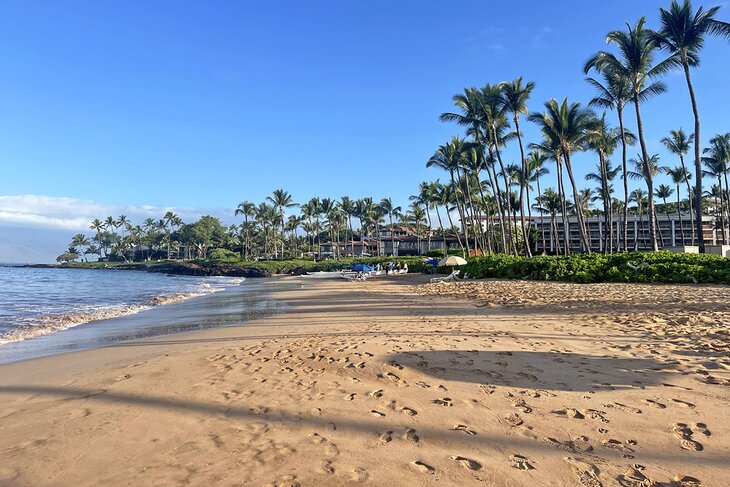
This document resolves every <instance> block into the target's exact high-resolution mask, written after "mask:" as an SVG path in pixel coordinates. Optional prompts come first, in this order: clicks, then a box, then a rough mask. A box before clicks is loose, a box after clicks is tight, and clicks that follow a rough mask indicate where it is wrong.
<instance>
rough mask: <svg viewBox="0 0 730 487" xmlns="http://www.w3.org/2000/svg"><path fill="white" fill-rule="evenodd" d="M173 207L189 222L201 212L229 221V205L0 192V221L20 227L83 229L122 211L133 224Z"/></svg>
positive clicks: (172, 209) (173, 209) (161, 214)
mask: <svg viewBox="0 0 730 487" xmlns="http://www.w3.org/2000/svg"><path fill="white" fill-rule="evenodd" d="M167 211H174V212H175V213H177V214H178V215H180V217H181V218H182V219H183V221H186V222H189V221H193V220H196V219H197V218H199V217H200V216H201V215H205V214H209V215H213V216H217V217H219V218H221V219H222V220H224V221H229V222H230V221H233V210H232V209H230V210H229V209H220V208H209V209H200V208H198V209H196V208H173V207H156V206H150V205H127V206H114V205H104V204H101V203H97V202H95V201H90V200H82V199H77V198H66V197H56V196H45V195H33V194H24V195H10V196H0V225H6V226H13V227H20V228H45V229H59V230H72V231H80V232H83V231H87V230H88V229H89V223H90V222H91V221H92V220H93V219H94V218H99V219H104V218H106V217H107V216H109V215H112V216H114V217H115V218H116V217H118V216H119V215H122V214H123V215H126V216H127V217H128V218H129V219H130V221H132V222H133V223H135V224H139V223H142V221H143V220H144V219H146V218H155V219H158V218H161V217H162V216H163V215H164V214H165V212H167Z"/></svg>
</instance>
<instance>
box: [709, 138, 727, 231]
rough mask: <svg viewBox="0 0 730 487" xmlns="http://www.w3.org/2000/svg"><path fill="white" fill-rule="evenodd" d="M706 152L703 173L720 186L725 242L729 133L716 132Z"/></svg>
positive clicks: (721, 216)
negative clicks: (712, 178)
mask: <svg viewBox="0 0 730 487" xmlns="http://www.w3.org/2000/svg"><path fill="white" fill-rule="evenodd" d="M703 152H704V154H706V156H705V157H703V158H702V162H703V163H704V164H705V166H707V168H708V170H707V171H704V174H705V175H707V176H710V177H716V178H717V184H718V186H719V188H720V191H719V195H720V221H721V224H722V241H723V242H727V240H728V236H727V234H726V232H725V222H726V220H725V216H724V215H725V214H726V213H725V208H728V213H729V214H730V202H728V201H727V200H728V191H730V187H729V186H728V178H727V173H728V169H729V168H730V133H726V134H718V135H716V136H714V137H713V138H711V139H710V147H708V148H706V149H705V150H704V151H703ZM723 180H724V181H725V189H723V184H722V183H723Z"/></svg>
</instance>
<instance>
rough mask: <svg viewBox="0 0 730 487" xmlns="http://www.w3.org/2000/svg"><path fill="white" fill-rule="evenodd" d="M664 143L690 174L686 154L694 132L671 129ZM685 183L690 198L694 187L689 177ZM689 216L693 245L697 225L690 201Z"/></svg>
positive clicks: (685, 171)
mask: <svg viewBox="0 0 730 487" xmlns="http://www.w3.org/2000/svg"><path fill="white" fill-rule="evenodd" d="M662 144H664V147H666V148H667V150H669V152H671V153H672V154H675V155H677V156H679V163H680V165H681V166H682V169H683V170H684V173H685V174H688V172H687V167H686V166H685V164H684V156H685V155H687V153H688V152H689V149H690V147H691V146H692V134H689V135H686V134H685V133H684V130H682V129H681V128H680V129H679V130H670V131H669V137H664V138H662ZM700 179H701V178H700ZM685 183H686V184H687V198H690V195H691V194H692V188H691V187H690V182H689V178H687V179H686V180H685ZM677 196H679V194H677ZM680 215H681V214H680ZM689 218H690V223H691V225H692V227H691V228H692V232H691V233H692V245H694V244H695V230H696V227H695V212H694V205H693V204H692V203H690V210H689ZM680 224H681V217H680ZM682 245H684V235H682Z"/></svg>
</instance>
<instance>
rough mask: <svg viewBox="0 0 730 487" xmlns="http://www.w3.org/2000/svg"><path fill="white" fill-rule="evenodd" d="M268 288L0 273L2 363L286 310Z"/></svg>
mask: <svg viewBox="0 0 730 487" xmlns="http://www.w3.org/2000/svg"><path fill="white" fill-rule="evenodd" d="M267 284H272V283H264V282H259V283H249V282H247V281H245V280H244V279H243V278H231V277H191V276H170V275H165V274H158V273H148V272H139V271H119V270H109V269H106V270H93V269H57V268H56V269H43V268H27V267H0V363H7V362H12V361H17V360H22V359H26V358H33V357H38V356H43V355H50V354H54V353H60V352H66V351H72V350H80V349H85V348H96V347H100V346H106V345H109V344H114V343H119V342H122V341H127V340H134V339H139V338H146V337H150V336H156V335H164V334H170V333H176V332H182V331H189V330H196V329H204V328H210V327H216V326H230V325H235V324H240V323H241V322H243V321H246V320H249V319H252V318H255V317H258V316H261V315H264V314H269V313H273V312H277V311H279V310H280V308H281V306H280V304H279V303H276V302H275V301H274V300H272V299H271V298H270V297H268V294H267V293H268V291H269V290H270V289H269V288H271V287H272V286H271V285H268V286H267Z"/></svg>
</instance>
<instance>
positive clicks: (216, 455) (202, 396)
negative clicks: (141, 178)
mask: <svg viewBox="0 0 730 487" xmlns="http://www.w3.org/2000/svg"><path fill="white" fill-rule="evenodd" d="M287 279H289V278H287ZM291 280H292V281H294V278H292V279H291ZM421 281H423V279H422V278H421V277H420V276H415V277H411V276H408V277H399V278H394V279H393V280H391V281H388V280H386V281H380V282H365V283H362V282H352V283H349V282H344V281H343V282H341V281H315V280H304V279H300V280H298V281H296V282H300V283H301V285H302V287H299V288H297V287H296V286H293V287H283V288H282V289H283V290H282V291H280V292H278V293H277V298H278V299H280V300H283V301H285V302H286V303H287V304H288V305H289V311H288V312H287V313H285V314H280V315H275V316H271V317H267V318H265V319H261V320H256V321H252V322H249V323H247V324H245V325H243V326H239V327H229V328H220V329H212V330H206V331H201V332H196V333H188V334H183V335H175V336H167V337H160V338H156V339H149V340H145V341H139V342H132V343H124V344H119V345H116V346H113V347H107V348H103V349H97V350H89V351H83V352H77V353H70V354H64V355H57V356H53V357H47V358H41V359H34V360H31V361H26V362H20V363H16V364H10V365H4V366H0V485H1V486H6V485H7V486H22V485H33V486H87V485H88V486H91V485H112V486H116V485H201V486H202V485H223V486H229V485H230V486H234V485H235V486H240V485H244V486H249V485H251V486H260V485H277V486H283V485H303V486H308V485H361V484H362V485H382V486H391V485H475V484H478V483H480V482H483V483H485V485H491V486H521V485H526V486H537V485H549V486H564V485H584V486H599V485H603V486H610V485H625V486H649V485H676V486H680V485H681V486H691V485H703V486H722V485H727V479H728V478H729V476H730V460H729V459H730V439H729V435H730V422H728V421H727V420H726V417H725V416H726V415H727V412H728V410H729V407H730V388H728V385H730V358H729V356H728V354H729V352H730V325H729V323H730V321H729V320H728V317H730V305H729V304H728V303H730V299H729V298H730V288H727V287H721V286H653V285H618V284H597V285H574V284H562V283H541V282H526V281H472V282H463V283H455V284H437V285H428V284H421V283H420V282H421Z"/></svg>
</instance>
